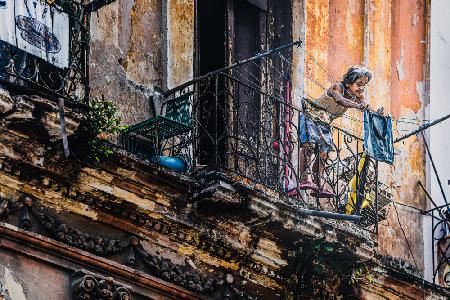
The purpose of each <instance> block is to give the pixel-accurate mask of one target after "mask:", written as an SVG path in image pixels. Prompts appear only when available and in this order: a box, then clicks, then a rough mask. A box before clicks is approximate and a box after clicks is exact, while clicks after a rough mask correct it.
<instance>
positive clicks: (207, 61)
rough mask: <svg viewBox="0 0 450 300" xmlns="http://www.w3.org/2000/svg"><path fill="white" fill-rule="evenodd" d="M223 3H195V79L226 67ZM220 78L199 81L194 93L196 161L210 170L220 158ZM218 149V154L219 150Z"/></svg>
mask: <svg viewBox="0 0 450 300" xmlns="http://www.w3.org/2000/svg"><path fill="white" fill-rule="evenodd" d="M225 7H226V0H197V49H196V59H197V67H196V71H197V75H199V76H201V75H205V74H207V73H209V72H212V71H216V70H218V69H221V68H223V67H225V65H226V51H225V37H226V34H225V28H226V27H225V25H226V17H227V13H226V9H225ZM223 86H224V78H223V76H221V75H219V74H218V75H216V76H214V77H211V78H208V79H206V80H202V81H200V82H199V83H198V84H197V85H196V90H197V104H198V107H197V120H198V122H199V124H198V137H199V139H198V144H197V147H198V148H197V149H196V155H197V157H196V160H197V161H198V162H199V163H200V164H203V165H208V166H212V167H214V165H216V164H220V163H221V161H222V157H223V156H224V153H223V149H224V145H225V141H224V139H223V138H221V137H222V136H223V132H224V130H225V122H226V121H225V120H226V105H225V97H224V95H223V93H222V91H223ZM219 149H221V150H219Z"/></svg>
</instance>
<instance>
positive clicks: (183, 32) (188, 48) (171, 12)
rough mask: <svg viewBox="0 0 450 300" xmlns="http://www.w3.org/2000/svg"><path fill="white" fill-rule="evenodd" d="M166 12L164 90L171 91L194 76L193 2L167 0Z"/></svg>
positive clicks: (188, 0)
mask: <svg viewBox="0 0 450 300" xmlns="http://www.w3.org/2000/svg"><path fill="white" fill-rule="evenodd" d="M166 10H167V11H166V14H165V17H166V18H167V20H166V24H167V27H166V28H165V35H166V36H165V39H166V41H165V43H166V45H167V48H166V51H167V53H166V55H167V58H166V59H167V61H166V66H165V67H166V86H165V88H167V89H171V88H174V87H176V86H178V85H180V84H183V83H185V82H186V81H188V80H190V79H192V78H193V76H194V61H193V60H194V24H195V22H194V1H193V0H168V1H167V4H166Z"/></svg>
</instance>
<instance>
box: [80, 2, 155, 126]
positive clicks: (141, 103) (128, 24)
mask: <svg viewBox="0 0 450 300" xmlns="http://www.w3.org/2000/svg"><path fill="white" fill-rule="evenodd" d="M161 12H162V0H117V1H116V2H114V3H112V4H110V5H107V6H105V7H103V8H102V9H100V10H99V11H98V12H96V13H93V14H92V15H91V20H90V22H91V49H90V50H91V56H90V63H89V65H90V86H91V96H93V97H98V96H100V95H105V97H106V98H107V99H110V100H112V101H113V102H114V103H115V104H116V105H117V107H118V108H119V111H120V113H121V115H122V119H123V121H124V123H125V124H134V123H137V122H141V121H143V120H145V119H146V118H148V117H149V116H150V115H153V114H154V111H153V105H152V103H151V97H152V96H153V91H154V88H155V87H162V83H163V80H162V76H163V75H162V74H163V67H162V63H163V59H162V44H163V39H162V14H161Z"/></svg>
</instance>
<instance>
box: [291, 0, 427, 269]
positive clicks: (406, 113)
mask: <svg viewBox="0 0 450 300" xmlns="http://www.w3.org/2000/svg"><path fill="white" fill-rule="evenodd" d="M298 1H305V2H306V12H305V14H306V16H305V17H306V34H305V44H306V51H307V52H308V53H309V54H311V55H312V57H314V60H316V61H317V62H318V63H319V64H320V65H321V66H322V67H324V69H325V70H326V71H327V72H328V73H329V74H330V76H328V75H327V74H326V72H325V71H324V70H322V69H321V68H320V67H319V66H318V65H317V64H316V63H315V62H314V60H313V59H312V58H311V57H309V56H308V55H306V56H305V74H306V76H305V77H306V79H305V90H306V93H307V95H309V96H310V97H313V98H314V97H317V96H319V95H320V94H321V93H322V92H323V89H322V88H321V87H320V86H319V85H318V84H316V83H314V82H313V80H312V79H314V80H315V81H317V82H318V83H320V84H321V85H323V87H325V88H328V87H329V86H330V85H331V83H332V81H333V79H336V80H337V81H340V80H341V78H342V75H343V73H344V72H345V71H346V69H347V68H348V67H349V66H351V65H353V64H365V65H366V66H367V67H369V68H370V69H371V70H372V71H373V72H374V78H373V80H372V81H371V82H370V85H369V87H368V91H367V96H368V101H369V102H370V103H371V105H372V107H374V108H379V107H384V109H385V112H387V113H389V114H391V115H392V116H393V117H394V118H397V117H401V116H402V117H407V118H417V119H423V118H424V107H425V105H426V104H427V103H428V95H427V94H426V93H425V77H426V71H427V70H426V68H425V66H426V61H427V58H426V47H427V41H428V37H427V34H426V32H427V31H426V29H427V24H426V22H427V21H426V20H427V18H426V15H427V7H426V0H411V1H401V0H298ZM348 116H349V117H345V118H341V119H340V120H337V121H336V124H337V125H339V126H342V127H344V128H349V129H351V130H352V132H354V133H357V134H359V135H362V122H361V120H362V114H361V113H360V112H358V111H356V110H354V109H352V110H349V111H348ZM358 120H359V121H358ZM394 127H395V132H394V137H396V136H399V135H401V134H404V133H405V132H406V131H407V130H411V129H412V128H417V126H413V125H411V124H406V123H397V121H396V120H395V122H394ZM397 130H399V131H397ZM395 147H396V148H397V150H398V152H399V155H397V156H396V158H395V163H394V165H393V166H389V165H386V164H382V166H381V172H382V174H383V175H386V177H385V178H386V182H387V183H388V184H389V185H390V186H391V188H392V191H393V192H394V197H395V200H396V201H398V202H399V203H405V204H408V205H412V206H415V207H418V208H422V207H424V205H425V204H424V198H423V194H422V193H421V192H420V190H419V189H418V188H417V182H418V180H421V181H422V182H425V157H424V149H423V145H422V142H421V140H420V139H417V138H416V137H411V138H409V139H407V140H406V141H405V142H403V143H400V144H396V145H395ZM397 208H398V211H399V216H400V222H401V224H402V226H403V227H404V229H405V232H406V235H407V237H408V239H409V242H410V244H411V246H412V248H413V253H414V257H415V260H416V262H417V264H418V266H419V268H423V259H422V258H423V241H422V218H421V216H420V215H419V214H418V213H417V212H416V211H413V210H411V209H405V208H404V207H402V206H400V205H398V206H397ZM379 251H380V252H382V253H384V254H389V255H392V256H395V257H399V258H402V259H404V260H408V261H410V262H411V263H413V258H412V256H411V254H410V253H409V251H408V249H407V245H406V242H405V239H404V237H403V234H402V232H401V229H400V227H399V224H398V220H397V215H396V213H395V210H394V209H393V208H391V210H390V213H389V217H388V220H387V221H385V222H384V224H383V225H382V226H380V236H379ZM413 264H414V263H413Z"/></svg>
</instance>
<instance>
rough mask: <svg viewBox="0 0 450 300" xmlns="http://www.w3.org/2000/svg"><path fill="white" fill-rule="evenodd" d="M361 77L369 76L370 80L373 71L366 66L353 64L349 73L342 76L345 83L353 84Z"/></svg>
mask: <svg viewBox="0 0 450 300" xmlns="http://www.w3.org/2000/svg"><path fill="white" fill-rule="evenodd" d="M361 77H367V78H368V79H369V81H370V79H372V71H370V70H369V69H367V68H366V67H364V66H351V67H350V68H349V69H348V70H347V73H345V74H344V77H343V78H342V83H343V84H352V83H355V82H356V80H358V79H359V78H361Z"/></svg>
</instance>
